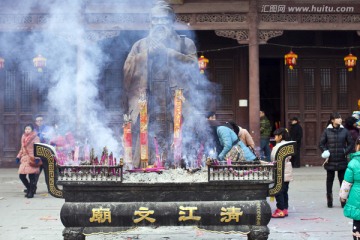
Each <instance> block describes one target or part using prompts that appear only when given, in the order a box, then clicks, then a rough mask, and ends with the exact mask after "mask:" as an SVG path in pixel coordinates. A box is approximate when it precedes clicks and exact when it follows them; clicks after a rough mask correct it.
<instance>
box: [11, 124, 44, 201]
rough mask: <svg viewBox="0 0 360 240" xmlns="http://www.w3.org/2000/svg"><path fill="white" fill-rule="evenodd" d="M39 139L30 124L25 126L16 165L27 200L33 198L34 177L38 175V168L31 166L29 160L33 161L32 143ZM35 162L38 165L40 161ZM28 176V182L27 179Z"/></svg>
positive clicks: (34, 189) (37, 141) (34, 188)
mask: <svg viewBox="0 0 360 240" xmlns="http://www.w3.org/2000/svg"><path fill="white" fill-rule="evenodd" d="M39 142H40V139H39V137H38V135H37V132H36V131H34V127H33V125H32V124H27V125H26V126H25V128H24V134H23V135H22V137H21V149H20V151H19V153H18V154H17V156H16V163H18V164H19V163H20V166H19V171H18V173H19V178H20V180H21V182H22V183H23V184H24V186H25V187H26V190H27V191H26V195H25V197H27V198H33V197H34V193H35V191H36V175H37V174H39V171H40V170H39V166H34V165H33V164H31V159H32V158H33V159H34V143H39ZM35 162H37V163H40V159H35ZM27 175H29V180H30V181H29V180H28V179H27Z"/></svg>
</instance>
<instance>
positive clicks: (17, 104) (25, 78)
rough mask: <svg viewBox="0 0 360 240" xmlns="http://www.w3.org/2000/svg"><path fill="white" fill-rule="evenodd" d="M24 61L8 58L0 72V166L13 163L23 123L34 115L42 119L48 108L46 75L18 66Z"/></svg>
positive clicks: (30, 120) (31, 121)
mask: <svg viewBox="0 0 360 240" xmlns="http://www.w3.org/2000/svg"><path fill="white" fill-rule="evenodd" d="M25 64H26V63H21V62H11V61H8V62H7V64H6V68H5V69H2V70H1V72H0V84H1V90H0V96H1V98H2V100H1V101H0V118H1V122H0V129H1V135H0V159H1V161H0V167H9V166H15V157H16V155H17V153H18V151H19V149H20V139H21V135H22V133H23V128H24V125H26V124H28V123H32V124H34V116H35V115H36V114H43V115H45V118H46V114H47V111H48V105H47V103H46V96H47V89H48V87H47V86H48V81H47V79H48V74H47V73H46V72H42V73H39V72H37V71H36V69H35V68H34V69H32V68H30V69H29V70H23V69H21V68H20V66H26V65H25ZM30 66H31V65H30ZM31 67H32V66H31ZM39 83H40V84H39ZM39 86H40V87H39Z"/></svg>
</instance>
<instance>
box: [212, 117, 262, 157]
mask: <svg viewBox="0 0 360 240" xmlns="http://www.w3.org/2000/svg"><path fill="white" fill-rule="evenodd" d="M216 133H217V135H218V138H219V141H220V145H221V146H222V147H223V148H222V150H221V152H220V154H219V156H218V158H219V160H220V161H226V159H225V156H226V154H227V153H228V152H229V151H230V150H231V148H232V147H233V146H234V145H239V146H240V147H241V149H242V150H243V151H244V157H245V160H246V161H253V160H255V159H256V156H255V155H254V154H253V153H252V152H251V150H250V149H249V148H248V147H246V146H245V144H244V143H243V142H242V141H240V140H239V137H238V134H239V127H238V125H237V124H236V123H234V122H227V123H226V124H225V125H223V126H219V127H217V129H216Z"/></svg>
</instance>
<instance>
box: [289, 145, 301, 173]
mask: <svg viewBox="0 0 360 240" xmlns="http://www.w3.org/2000/svg"><path fill="white" fill-rule="evenodd" d="M290 161H291V165H292V167H294V168H299V167H300V145H299V144H298V145H296V153H295V155H294V156H292V157H291V160H290Z"/></svg>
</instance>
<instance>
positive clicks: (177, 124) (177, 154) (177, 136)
mask: <svg viewBox="0 0 360 240" xmlns="http://www.w3.org/2000/svg"><path fill="white" fill-rule="evenodd" d="M184 100H185V99H184V96H183V90H182V89H176V90H175V98H174V163H175V166H179V165H180V160H181V140H182V138H181V137H182V136H181V124H182V119H181V114H182V103H183V102H184Z"/></svg>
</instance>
